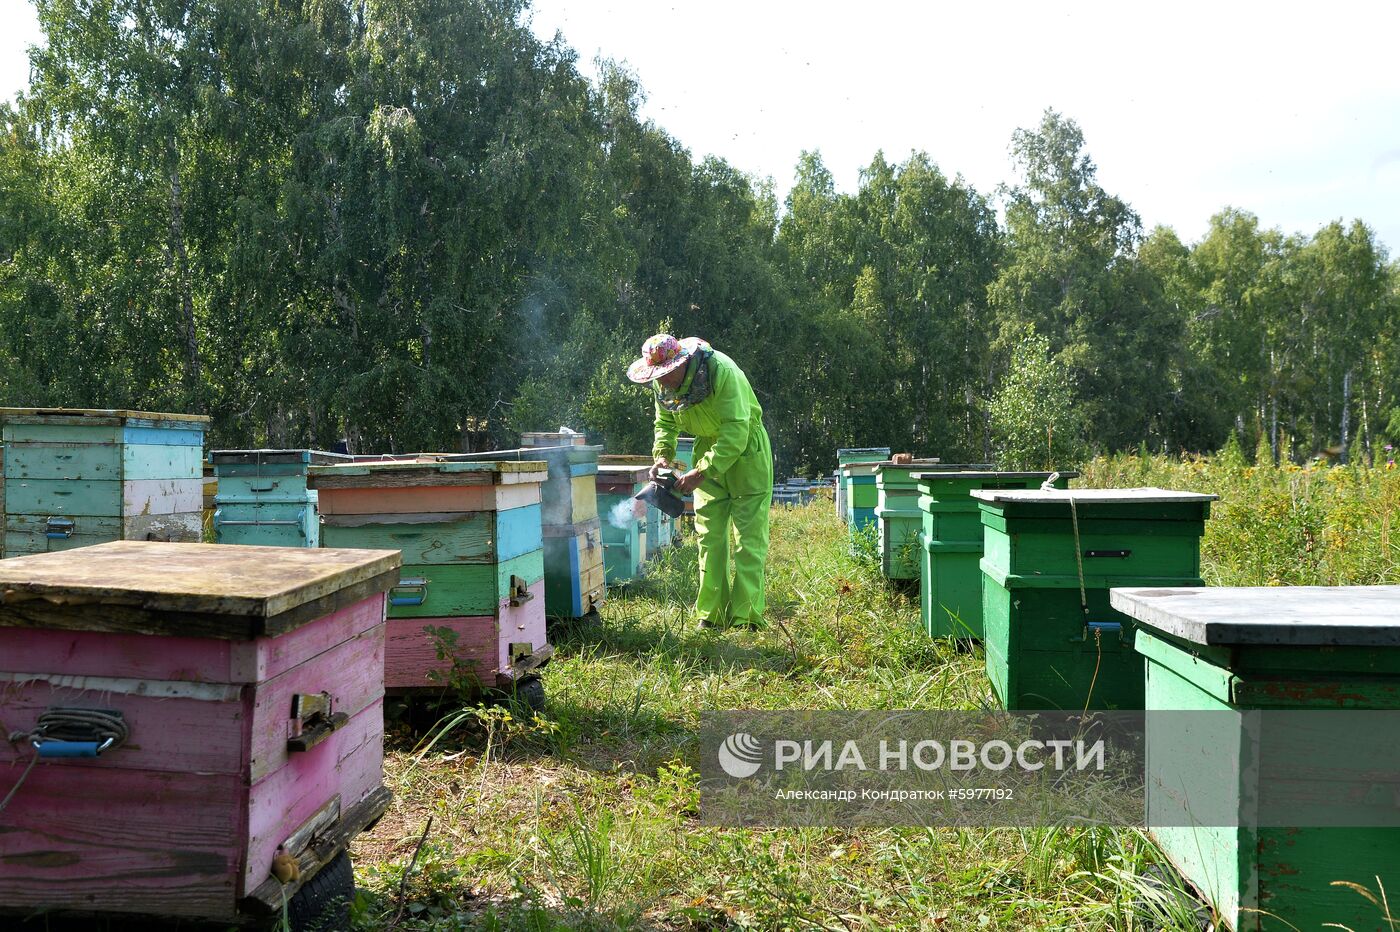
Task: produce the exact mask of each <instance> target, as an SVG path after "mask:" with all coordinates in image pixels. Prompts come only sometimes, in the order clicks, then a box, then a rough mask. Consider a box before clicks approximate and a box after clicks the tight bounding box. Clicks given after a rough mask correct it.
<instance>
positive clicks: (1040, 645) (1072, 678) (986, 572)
mask: <svg viewBox="0 0 1400 932" xmlns="http://www.w3.org/2000/svg"><path fill="white" fill-rule="evenodd" d="M1129 491H1131V490H1124V493H1123V494H1124V495H1125V496H1126V495H1127V494H1128V492H1129ZM980 494H983V495H986V494H990V493H987V492H982V493H980ZM1015 494H1016V493H1015V492H1014V491H1012V492H1008V493H1007V495H1008V496H1014V495H1015ZM1076 507H1078V506H1076ZM1209 509H1210V503H1209V501H1182V502H1142V501H1114V502H1108V501H1101V502H1097V503H1088V504H1086V506H1085V507H1082V508H1079V516H1078V517H1079V520H1078V524H1079V549H1080V554H1081V557H1082V559H1083V564H1084V586H1085V589H1086V595H1087V598H1088V608H1089V610H1088V613H1087V615H1086V613H1085V612H1084V611H1083V609H1082V608H1081V605H1080V596H1079V575H1078V571H1077V567H1076V560H1075V536H1074V526H1073V521H1072V518H1071V515H1070V509H1069V506H1068V504H1067V503H1066V502H1064V501H1060V502H1050V503H1042V502H1017V501H996V502H990V501H982V502H981V503H980V504H979V511H980V514H981V516H982V522H983V531H984V536H983V550H984V556H983V558H982V560H981V563H980V566H981V569H982V583H981V586H982V610H983V625H984V628H985V633H986V657H987V660H986V664H987V672H988V676H989V677H990V678H991V679H992V682H993V686H994V689H995V690H996V693H997V696H998V698H999V699H1000V700H1001V701H1002V702H1003V703H1004V704H1005V706H1006V708H1008V709H1019V710H1034V709H1080V708H1091V709H1141V708H1142V707H1143V701H1144V699H1143V697H1144V692H1143V690H1144V684H1143V672H1142V665H1141V662H1140V661H1139V660H1138V659H1137V658H1136V656H1135V655H1134V653H1133V648H1132V642H1133V635H1134V631H1135V624H1134V622H1133V620H1132V619H1131V618H1129V617H1128V616H1127V615H1124V614H1123V613H1121V612H1119V611H1117V610H1116V609H1113V608H1111V607H1110V605H1109V601H1108V590H1109V588H1111V587H1113V586H1133V585H1146V586H1153V585H1160V586H1199V585H1201V580H1200V575H1199V574H1200V535H1201V534H1202V533H1203V531H1204V526H1205V518H1206V516H1207V515H1209V513H1210V511H1209ZM1124 552H1125V553H1126V554H1127V555H1126V556H1120V555H1117V554H1119V553H1124ZM1096 553H1110V554H1115V555H1111V556H1093V555H1091V554H1096ZM1095 626H1106V627H1105V628H1104V629H1100V630H1098V631H1096V630H1095Z"/></svg>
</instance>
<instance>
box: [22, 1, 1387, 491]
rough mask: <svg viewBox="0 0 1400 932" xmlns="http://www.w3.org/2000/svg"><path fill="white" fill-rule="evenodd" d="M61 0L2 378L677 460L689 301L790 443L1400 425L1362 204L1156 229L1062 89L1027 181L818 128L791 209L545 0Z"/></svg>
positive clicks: (1377, 249) (401, 433)
mask: <svg viewBox="0 0 1400 932" xmlns="http://www.w3.org/2000/svg"><path fill="white" fill-rule="evenodd" d="M37 7H38V11H39V19H40V23H41V26H42V28H43V31H44V34H45V39H46V44H45V46H44V47H43V48H42V49H39V50H36V51H35V52H34V53H33V55H32V57H31V83H30V87H29V89H28V91H27V92H26V93H24V94H22V95H21V96H20V97H19V98H18V99H17V100H16V102H15V103H13V104H12V105H4V106H3V107H0V404H6V405H65V406H89V407H129V408H141V409H151V410H163V411H187V412H202V413H207V414H209V415H211V416H212V417H213V428H212V433H211V443H213V444H214V445H216V446H223V447H251V446H273V447H304V446H313V447H321V448H326V447H332V446H334V445H335V444H336V443H337V442H338V441H340V440H342V439H346V440H348V441H349V446H350V447H351V449H353V450H354V451H356V452H404V451H414V450H454V449H466V450H480V449H490V448H492V447H499V446H508V445H513V444H514V442H515V439H516V436H517V434H518V433H519V432H520V431H524V430H551V429H555V428H557V427H558V426H559V425H569V426H571V427H574V428H576V429H587V430H588V432H589V434H590V435H591V436H592V437H593V438H594V439H595V440H596V441H599V442H602V443H604V444H606V445H607V447H608V449H609V450H610V451H614V452H647V451H648V450H649V448H650V423H651V406H650V402H649V400H648V397H647V394H646V392H645V390H643V389H639V388H637V387H635V386H631V385H630V384H629V383H627V382H626V380H625V377H624V375H623V372H624V369H625V364H626V363H627V362H628V361H629V360H631V359H632V358H634V357H635V356H636V355H637V352H638V350H639V348H640V345H641V342H642V340H643V339H645V338H646V337H647V336H648V335H650V334H651V333H653V332H655V331H657V330H659V329H669V330H671V331H673V332H675V333H677V334H678V335H697V336H702V337H704V338H706V339H708V340H709V341H711V343H713V344H714V345H715V346H716V347H717V348H720V349H722V350H724V351H725V352H727V353H729V354H730V355H731V356H733V357H734V358H735V359H736V360H737V361H738V363H739V364H740V365H741V366H742V367H743V368H744V369H745V371H746V372H747V373H748V374H749V377H750V379H751V381H752V382H753V384H754V388H755V389H756V391H757V392H758V395H759V398H760V400H761V401H762V403H763V405H764V409H765V412H766V417H765V420H766V421H767V423H768V426H769V430H770V433H771V434H772V435H773V441H774V443H773V445H774V449H775V451H776V453H777V455H778V457H779V469H780V474H783V473H807V474H811V473H813V472H815V471H818V470H829V469H830V468H831V467H832V466H833V461H834V459H835V450H836V448H837V447H843V446H866V445H876V444H878V445H881V446H886V445H887V446H890V447H892V448H895V449H899V450H908V451H912V452H915V453H920V454H926V455H932V456H940V457H942V458H943V459H944V460H945V461H964V462H966V461H986V460H990V459H996V460H997V461H998V462H1000V463H1001V464H1003V465H1007V466H1010V465H1049V464H1057V465H1063V464H1066V463H1070V462H1074V461H1077V460H1079V459H1080V458H1082V457H1083V456H1084V455H1086V454H1087V453H1089V452H1093V451H1099V452H1108V451H1114V450H1121V449H1125V448H1142V447H1146V448H1148V449H1150V450H1152V451H1154V452H1168V453H1177V452H1180V451H1213V450H1217V449H1220V448H1221V447H1226V446H1228V447H1230V448H1231V449H1232V450H1234V449H1235V448H1236V446H1238V448H1239V450H1240V451H1248V454H1249V456H1252V457H1253V458H1255V459H1256V460H1257V461H1259V462H1264V461H1266V460H1272V461H1274V462H1290V461H1292V462H1302V461H1305V460H1308V459H1311V458H1315V457H1319V456H1326V457H1329V458H1335V459H1340V460H1343V461H1345V460H1346V459H1348V458H1351V459H1353V460H1364V461H1367V462H1384V461H1386V460H1388V459H1389V458H1390V449H1389V446H1390V444H1391V442H1392V441H1395V440H1397V439H1400V391H1397V386H1400V346H1397V340H1400V328H1397V326H1396V324H1397V321H1400V267H1398V266H1397V264H1396V263H1394V262H1392V261H1390V259H1389V256H1388V253H1387V250H1386V249H1385V247H1384V245H1383V244H1381V243H1380V242H1378V241H1377V239H1376V236H1375V234H1374V233H1373V231H1372V230H1371V229H1370V228H1369V227H1368V226H1367V225H1366V224H1365V223H1364V222H1362V220H1360V219H1356V220H1338V221H1336V222H1333V223H1331V224H1328V225H1327V226H1324V227H1322V228H1321V229H1318V230H1316V231H1313V232H1311V233H1308V234H1305V233H1296V232H1294V233H1289V232H1284V231H1281V230H1277V229H1264V228H1261V226H1260V224H1259V221H1258V219H1257V218H1256V217H1255V216H1254V215H1252V214H1251V213H1249V212H1248V211H1247V210H1244V209H1240V208H1237V207H1224V208H1223V209H1222V210H1221V211H1220V212H1219V213H1218V214H1217V215H1216V216H1215V217H1213V218H1212V219H1211V222H1210V227H1209V230H1208V232H1207V233H1206V235H1205V236H1204V237H1203V238H1202V239H1201V240H1200V241H1198V242H1194V243H1183V242H1182V241H1181V239H1180V238H1179V237H1178V236H1177V235H1176V233H1175V232H1173V230H1171V229H1170V228H1166V227H1157V228H1155V229H1152V230H1150V231H1147V230H1144V228H1143V225H1142V223H1141V220H1140V219H1139V217H1138V215H1137V214H1136V213H1135V212H1134V211H1133V209H1132V207H1131V206H1130V205H1129V204H1127V203H1125V202H1124V201H1123V200H1122V199H1120V198H1118V197H1116V196H1114V195H1113V194H1112V193H1110V192H1108V191H1105V190H1104V189H1103V188H1102V187H1101V186H1100V185H1099V183H1098V178H1097V173H1096V169H1095V165H1094V163H1093V161H1092V159H1091V158H1090V156H1089V154H1088V150H1087V146H1086V143H1085V140H1084V138H1083V135H1082V133H1081V132H1080V130H1079V128H1078V126H1077V125H1076V124H1075V122H1074V121H1073V120H1072V119H1071V118H1069V117H1068V116H1066V115H1062V114H1059V113H1056V112H1054V111H1047V112H1046V113H1045V114H1044V117H1043V119H1042V121H1041V122H1040V123H1039V124H1038V125H1036V126H1032V127H1027V128H1025V129H1022V130H1018V131H1017V132H1016V133H1015V134H1014V135H1013V136H1012V138H1011V140H1010V146H1009V152H1010V166H1011V168H1012V170H1013V173H1014V177H1013V179H1012V180H1011V181H1010V182H1008V183H1007V184H1006V185H1004V186H1002V187H1000V188H998V189H997V190H995V191H977V190H974V189H973V188H972V187H971V186H970V185H969V184H967V183H966V182H965V181H964V180H963V179H961V178H960V177H952V178H950V177H948V176H947V175H945V174H944V173H943V172H942V171H940V169H939V168H938V166H937V163H936V161H935V159H934V157H933V156H932V155H930V154H926V153H922V152H916V153H912V154H910V155H909V156H908V157H906V158H904V160H903V161H899V162H891V161H890V160H889V159H887V157H886V156H885V155H884V154H883V153H876V154H875V155H874V156H873V158H872V159H871V161H870V163H869V165H868V166H867V167H866V168H865V169H864V170H863V172H862V174H861V181H860V185H859V189H858V190H857V191H855V192H854V193H851V194H846V193H838V192H837V191H836V188H835V185H834V183H833V179H832V175H831V173H830V172H829V171H828V169H827V168H826V167H825V166H824V165H823V163H822V160H821V157H820V155H819V154H818V153H816V152H811V153H806V154H804V155H803V157H802V159H801V160H800V162H799V164H798V165H797V166H796V168H795V180H794V183H793V185H792V187H791V190H790V192H789V193H788V195H787V196H786V198H785V199H784V200H783V201H782V202H781V203H780V202H779V201H778V199H777V198H776V197H775V195H774V192H773V186H772V184H771V183H770V182H768V181H766V180H763V179H755V178H753V177H751V176H749V175H748V174H746V173H745V172H744V171H743V170H742V168H741V167H737V166H733V165H730V164H727V163H726V162H724V161H722V160H720V159H717V158H707V159H704V160H702V161H700V162H698V163H697V162H695V161H694V160H693V159H692V157H691V154H690V152H689V151H687V149H686V148H685V146H684V145H683V144H682V142H681V141H680V140H677V139H675V138H673V137H672V136H670V135H669V134H668V133H667V132H666V130H665V129H664V128H663V127H660V126H658V125H656V124H655V123H653V122H650V121H647V120H643V119H642V118H641V117H640V116H639V112H640V105H641V101H642V93H643V92H642V86H641V81H640V79H639V77H638V76H637V75H635V74H632V73H629V72H628V71H627V70H626V69H625V68H623V67H620V66H617V65H615V64H610V63H606V62H605V63H602V66H601V68H600V69H599V70H598V73H599V75H600V77H599V78H598V79H596V80H591V79H589V78H587V77H585V76H584V73H583V71H582V70H581V69H580V67H579V63H578V60H577V56H576V54H575V53H574V51H573V50H572V49H570V48H569V47H568V46H567V45H565V44H564V43H563V41H562V40H556V41H554V42H551V43H542V42H541V41H539V40H538V39H537V38H536V37H534V36H533V35H532V34H531V32H530V30H529V28H528V25H527V24H526V22H525V19H524V17H525V13H526V10H527V3H526V2H524V0H204V2H194V0H39V2H38V3H37ZM697 79H699V78H697ZM758 92H761V89H759V91H758ZM1239 455H1240V456H1241V457H1243V458H1249V456H1246V454H1245V453H1244V452H1241V453H1240V454H1239Z"/></svg>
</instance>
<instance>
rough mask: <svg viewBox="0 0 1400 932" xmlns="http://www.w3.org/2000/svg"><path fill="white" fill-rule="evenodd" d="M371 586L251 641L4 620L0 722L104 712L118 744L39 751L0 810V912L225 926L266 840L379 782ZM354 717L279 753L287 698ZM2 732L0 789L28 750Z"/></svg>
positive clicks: (267, 849)
mask: <svg viewBox="0 0 1400 932" xmlns="http://www.w3.org/2000/svg"><path fill="white" fill-rule="evenodd" d="M384 604H385V599H384V595H383V594H382V593H380V594H376V595H374V596H371V597H369V598H366V599H363V600H361V601H359V602H357V603H354V604H352V605H349V606H346V607H345V608H343V609H341V610H339V611H337V612H335V613H333V614H331V615H328V616H326V617H324V618H321V619H318V620H316V621H313V622H310V623H308V624H306V625H304V626H302V627H300V628H298V629H296V630H294V631H292V632H290V633H288V634H287V635H285V636H283V637H280V638H260V639H257V640H254V641H250V642H231V641H226V640H219V639H213V638H211V639H207V640H206V639H199V638H183V637H155V636H143V635H122V634H110V635H109V634H100V633H95V632H71V631H58V630H47V629H37V630H36V629H19V628H0V730H5V731H7V732H8V731H10V730H19V729H28V728H30V727H32V726H33V724H34V722H35V720H36V719H37V716H38V715H39V714H40V713H41V712H42V711H44V710H45V709H46V708H50V707H53V706H77V707H90V708H92V707H100V708H114V709H119V710H121V711H122V712H123V714H124V715H125V717H126V720H127V722H128V724H129V725H130V727H131V738H130V740H129V743H128V744H126V745H125V746H123V747H121V748H117V749H114V750H112V751H109V752H107V753H106V754H104V755H103V756H102V757H100V758H97V759H63V760H52V761H44V762H42V763H40V764H39V765H38V766H36V767H35V768H34V770H33V771H32V773H31V774H30V776H29V778H28V779H27V780H26V781H25V783H24V785H23V786H22V787H21V788H20V790H19V792H18V793H17V794H16V795H15V797H14V799H12V800H11V801H10V803H9V805H8V807H7V808H6V809H5V811H4V812H3V813H0V865H3V868H2V869H0V908H4V909H15V908H21V909H53V908H67V909H82V910H92V911H98V912H113V913H151V914H160V915H170V916H190V917H199V918H205V919H213V920H219V921H223V920H230V919H233V918H234V917H235V916H236V914H237V897H238V896H241V895H242V894H244V893H246V892H247V891H249V890H252V889H253V888H254V887H256V886H257V885H258V884H259V883H261V882H262V881H263V880H264V879H265V878H266V876H267V872H268V870H269V868H270V865H271V861H272V857H273V855H274V854H275V853H276V848H277V846H278V845H279V844H280V843H281V842H282V841H283V840H284V839H286V838H287V837H288V836H290V835H291V834H292V833H293V832H295V831H296V830H297V829H298V828H299V827H300V826H301V825H302V824H303V823H304V822H305V821H306V819H308V818H309V817H310V816H311V815H313V814H314V813H315V812H316V811H317V810H319V809H320V808H321V807H322V806H324V805H325V804H326V803H327V802H329V801H330V800H331V799H332V798H333V797H334V796H336V795H339V796H340V799H341V808H342V811H343V810H346V809H349V808H350V807H352V806H354V805H355V804H356V803H358V802H359V801H360V800H362V799H364V798H365V797H366V796H367V795H368V794H369V793H371V792H372V791H373V790H375V789H376V788H377V787H378V786H380V785H381V783H382V781H383V699H382V696H383V672H384V636H385V626H384V621H383V619H384ZM320 692H328V693H329V694H330V695H331V699H332V709H333V711H337V712H339V711H344V712H346V713H347V714H350V715H351V719H350V721H349V722H348V723H347V724H346V725H345V726H344V727H342V728H340V729H339V730H337V731H335V732H333V733H332V734H331V735H330V737H329V738H327V739H326V740H325V741H323V742H321V743H319V744H317V745H316V746H314V747H313V748H311V749H310V750H309V751H305V752H296V753H289V752H288V751H287V750H286V741H287V738H288V736H289V731H290V725H291V722H290V712H291V705H292V702H291V697H292V696H293V695H294V694H296V693H320ZM25 750H26V748H25V747H24V746H23V745H21V746H20V747H19V748H18V749H17V748H16V747H15V746H12V745H11V744H9V743H8V742H0V796H3V795H5V794H6V793H8V792H9V790H10V789H11V787H13V786H14V785H15V782H16V781H17V779H18V778H19V776H20V774H21V773H22V772H23V769H24V767H25V766H27V764H28V762H29V757H28V756H27V754H26V753H22V752H24V751H25Z"/></svg>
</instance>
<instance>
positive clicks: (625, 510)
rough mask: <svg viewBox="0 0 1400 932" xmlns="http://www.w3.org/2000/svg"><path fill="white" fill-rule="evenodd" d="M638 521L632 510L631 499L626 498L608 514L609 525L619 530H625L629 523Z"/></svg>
mask: <svg viewBox="0 0 1400 932" xmlns="http://www.w3.org/2000/svg"><path fill="white" fill-rule="evenodd" d="M636 520H637V515H636V513H635V512H634V511H633V510H632V499H630V498H624V499H623V500H622V501H620V502H618V503H617V504H616V505H614V506H613V508H612V511H610V512H608V523H609V524H611V525H612V526H613V527H615V528H617V529H618V530H623V529H625V528H626V527H627V524H628V522H629V521H636Z"/></svg>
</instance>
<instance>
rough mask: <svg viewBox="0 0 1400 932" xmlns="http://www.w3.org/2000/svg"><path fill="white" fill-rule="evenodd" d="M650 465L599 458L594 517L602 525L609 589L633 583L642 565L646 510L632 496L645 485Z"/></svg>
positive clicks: (626, 459) (634, 460) (637, 459)
mask: <svg viewBox="0 0 1400 932" xmlns="http://www.w3.org/2000/svg"><path fill="white" fill-rule="evenodd" d="M619 460H620V461H621V462H617V461H619ZM643 460H645V463H643V462H641V461H643ZM650 462H651V461H650V460H649V459H647V458H646V457H633V456H620V457H614V456H604V457H600V458H599V463H598V516H599V517H600V518H601V519H602V525H603V569H604V571H605V575H606V577H607V581H608V585H610V586H611V585H615V584H618V583H625V582H629V581H631V580H633V579H636V578H637V577H638V576H641V575H642V573H643V568H644V567H645V565H646V557H647V507H648V506H647V504H646V502H643V501H640V500H638V499H636V497H635V496H636V494H637V493H638V492H640V491H641V490H642V489H643V488H644V487H645V486H646V484H647V481H648V480H647V471H648V470H649V469H650Z"/></svg>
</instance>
